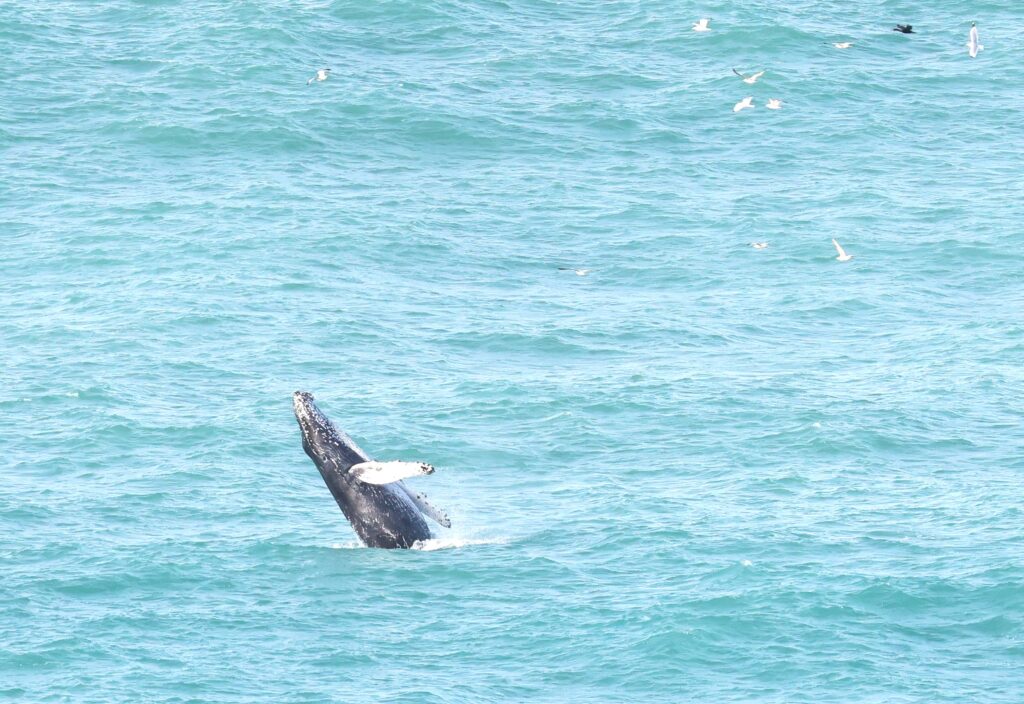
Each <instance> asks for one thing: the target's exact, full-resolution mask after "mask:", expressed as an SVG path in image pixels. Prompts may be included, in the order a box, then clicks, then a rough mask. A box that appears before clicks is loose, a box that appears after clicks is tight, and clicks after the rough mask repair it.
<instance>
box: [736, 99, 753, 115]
mask: <svg viewBox="0 0 1024 704" xmlns="http://www.w3.org/2000/svg"><path fill="white" fill-rule="evenodd" d="M753 100H754V97H753V96H751V95H748V96H747V97H746V98H744V99H743V100H741V101H740V102H738V103H736V104H735V105H733V106H732V111H733V112H739V111H740V110H743V109H745V108H752V107H754V103H753Z"/></svg>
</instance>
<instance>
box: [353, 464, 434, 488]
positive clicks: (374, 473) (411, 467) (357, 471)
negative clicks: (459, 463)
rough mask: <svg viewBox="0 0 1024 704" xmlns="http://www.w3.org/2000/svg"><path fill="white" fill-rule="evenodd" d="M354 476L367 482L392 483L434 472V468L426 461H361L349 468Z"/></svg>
mask: <svg viewBox="0 0 1024 704" xmlns="http://www.w3.org/2000/svg"><path fill="white" fill-rule="evenodd" d="M349 471H350V472H352V474H353V476H355V478H356V479H358V480H359V481H361V482H365V483H366V484H391V483H393V482H398V481H401V480H403V479H408V478H409V477H419V476H422V475H424V474H433V473H434V468H433V467H431V466H430V465H429V464H426V463H424V462H400V461H394V462H373V461H371V462H360V463H359V464H354V465H352V467H351V468H350V469H349Z"/></svg>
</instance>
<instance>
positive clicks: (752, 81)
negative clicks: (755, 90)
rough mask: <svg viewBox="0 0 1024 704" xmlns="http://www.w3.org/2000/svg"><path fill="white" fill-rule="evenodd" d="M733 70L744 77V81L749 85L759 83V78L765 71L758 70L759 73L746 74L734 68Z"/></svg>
mask: <svg viewBox="0 0 1024 704" xmlns="http://www.w3.org/2000/svg"><path fill="white" fill-rule="evenodd" d="M732 72H733V73H735V74H736V75H737V76H739V77H740V78H742V79H743V82H744V83H747V84H749V85H754V84H755V83H757V79H758V78H760V77H761V76H763V75H764V71H758V72H757V73H752V74H750V75H749V76H744V75H743V74H742V73H740V72H739V71H737V70H736V69H733V70H732Z"/></svg>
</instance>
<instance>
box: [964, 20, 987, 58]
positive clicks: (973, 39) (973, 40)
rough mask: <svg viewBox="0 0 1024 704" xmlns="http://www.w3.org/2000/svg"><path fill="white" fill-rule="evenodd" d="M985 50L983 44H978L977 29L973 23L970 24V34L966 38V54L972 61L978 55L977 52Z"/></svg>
mask: <svg viewBox="0 0 1024 704" xmlns="http://www.w3.org/2000/svg"><path fill="white" fill-rule="evenodd" d="M984 48H985V45H984V44H979V43H978V27H977V24H976V23H975V22H971V33H970V34H969V35H968V37H967V52H968V53H969V54H970V55H971V58H972V59H973V58H974V57H975V56H977V55H978V52H979V51H981V50H982V49H984Z"/></svg>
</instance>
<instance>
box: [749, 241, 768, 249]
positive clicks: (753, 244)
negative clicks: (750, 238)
mask: <svg viewBox="0 0 1024 704" xmlns="http://www.w3.org/2000/svg"><path fill="white" fill-rule="evenodd" d="M750 246H751V247H753V248H754V249H768V243H767V242H751V243H750Z"/></svg>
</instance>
